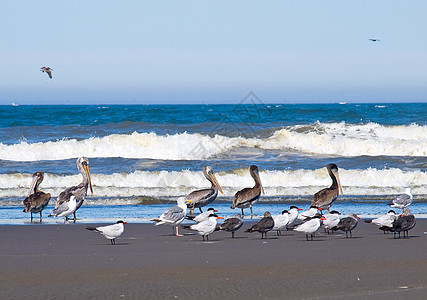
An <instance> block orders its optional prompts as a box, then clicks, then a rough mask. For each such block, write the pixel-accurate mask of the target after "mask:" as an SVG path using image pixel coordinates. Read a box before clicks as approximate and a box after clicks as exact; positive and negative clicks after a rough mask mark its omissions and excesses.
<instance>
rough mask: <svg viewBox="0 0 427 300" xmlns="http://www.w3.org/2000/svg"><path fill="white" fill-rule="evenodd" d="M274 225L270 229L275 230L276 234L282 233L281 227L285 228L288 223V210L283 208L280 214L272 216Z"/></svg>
mask: <svg viewBox="0 0 427 300" xmlns="http://www.w3.org/2000/svg"><path fill="white" fill-rule="evenodd" d="M273 221H274V227H273V229H272V230H276V231H277V235H282V231H281V230H282V229H285V228H286V226H288V223H289V212H288V211H287V210H286V209H285V210H284V211H282V213H281V214H280V215H277V216H274V217H273Z"/></svg>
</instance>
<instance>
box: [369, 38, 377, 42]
mask: <svg viewBox="0 0 427 300" xmlns="http://www.w3.org/2000/svg"><path fill="white" fill-rule="evenodd" d="M368 40H369V41H371V42H379V41H380V40H379V39H368Z"/></svg>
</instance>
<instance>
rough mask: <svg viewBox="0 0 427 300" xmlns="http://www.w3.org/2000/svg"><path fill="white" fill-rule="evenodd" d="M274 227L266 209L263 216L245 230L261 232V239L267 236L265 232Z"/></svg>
mask: <svg viewBox="0 0 427 300" xmlns="http://www.w3.org/2000/svg"><path fill="white" fill-rule="evenodd" d="M273 227H274V220H273V218H272V217H271V214H270V212H268V211H266V212H265V213H264V217H262V218H261V220H259V221H258V222H256V223H255V225H253V226H252V227H251V228H249V229H246V230H245V232H255V231H258V232H261V239H263V238H264V235H265V238H267V232H269V231H270V230H271V229H273Z"/></svg>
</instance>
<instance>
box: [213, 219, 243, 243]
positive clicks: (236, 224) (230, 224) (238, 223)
mask: <svg viewBox="0 0 427 300" xmlns="http://www.w3.org/2000/svg"><path fill="white" fill-rule="evenodd" d="M242 225H243V219H242V215H241V214H236V216H235V217H233V218H228V219H226V220H224V223H222V224H220V225H218V226H217V230H224V231H228V232H231V237H232V238H234V233H235V232H236V231H237V230H239V229H240V227H242Z"/></svg>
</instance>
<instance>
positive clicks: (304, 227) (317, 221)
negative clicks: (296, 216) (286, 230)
mask: <svg viewBox="0 0 427 300" xmlns="http://www.w3.org/2000/svg"><path fill="white" fill-rule="evenodd" d="M323 220H325V218H324V217H323V216H321V215H320V214H318V213H317V214H316V215H314V216H313V217H312V218H311V219H309V220H307V221H305V222H304V223H302V224H300V225H298V226H297V227H296V228H294V230H295V231H299V232H304V233H305V238H306V239H307V241H308V235H309V234H310V237H311V240H313V237H314V233H315V232H316V231H317V229H319V227H320V225H321V221H323Z"/></svg>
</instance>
